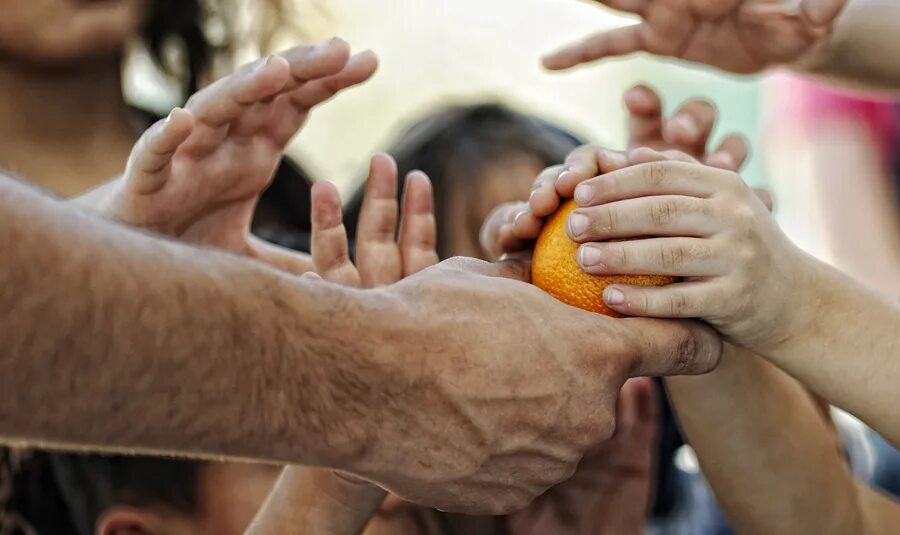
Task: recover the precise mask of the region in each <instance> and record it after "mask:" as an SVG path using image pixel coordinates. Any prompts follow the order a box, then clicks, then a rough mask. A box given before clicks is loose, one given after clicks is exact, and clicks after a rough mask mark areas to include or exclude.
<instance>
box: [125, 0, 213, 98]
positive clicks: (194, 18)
mask: <svg viewBox="0 0 900 535" xmlns="http://www.w3.org/2000/svg"><path fill="white" fill-rule="evenodd" d="M205 19H206V12H205V9H204V7H203V5H202V4H201V3H200V1H199V0H154V1H153V2H152V3H151V4H150V12H149V13H148V15H147V18H146V20H145V22H144V27H143V28H142V30H141V38H142V39H143V41H144V45H145V46H146V47H147V50H148V51H149V52H150V54H151V56H152V57H153V59H154V61H155V62H156V64H157V66H159V67H160V68H162V69H163V70H164V71H165V72H166V73H168V74H170V75H179V76H181V78H182V79H181V89H182V91H183V92H184V94H185V95H190V94H193V93H195V92H196V91H197V88H198V87H199V86H200V78H201V76H203V74H204V73H206V72H207V70H208V69H209V67H210V64H211V62H212V57H213V46H212V44H210V42H209V40H208V39H207V37H206V34H205V32H204V31H203V21H204V20H205ZM173 44H174V45H177V46H178V47H179V48H180V49H181V54H179V55H178V56H177V57H179V59H180V63H181V64H174V65H173V64H172V61H171V58H167V57H166V56H165V52H166V50H165V49H166V47H167V46H169V45H173Z"/></svg>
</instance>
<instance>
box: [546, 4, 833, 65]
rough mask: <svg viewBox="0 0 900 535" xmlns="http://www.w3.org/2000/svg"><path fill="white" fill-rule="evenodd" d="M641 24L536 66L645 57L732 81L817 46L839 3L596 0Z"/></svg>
mask: <svg viewBox="0 0 900 535" xmlns="http://www.w3.org/2000/svg"><path fill="white" fill-rule="evenodd" d="M597 1H598V2H599V3H601V4H604V5H607V6H609V7H611V8H613V9H618V10H621V11H626V12H628V13H633V14H636V15H638V16H639V17H641V19H642V21H641V22H640V23H639V24H635V25H632V26H626V27H624V28H617V29H615V30H611V31H608V32H603V33H600V34H597V35H594V36H591V37H588V38H586V39H584V40H582V41H580V42H578V43H575V44H573V45H571V46H568V47H566V48H563V49H561V50H559V51H557V52H555V53H553V54H550V55H549V56H547V57H546V58H544V65H545V66H546V67H547V68H549V69H553V70H560V69H567V68H569V67H573V66H575V65H579V64H582V63H587V62H590V61H594V60H598V59H602V58H607V57H614V56H622V55H625V54H630V53H633V52H649V53H651V54H657V55H660V56H668V57H674V58H680V59H684V60H687V61H693V62H696V63H702V64H705V65H710V66H713V67H717V68H719V69H722V70H725V71H729V72H735V73H742V74H746V73H754V72H759V71H761V70H763V69H765V68H767V67H771V66H773V65H779V64H785V63H790V62H794V61H797V60H799V59H800V58H801V57H803V56H804V55H805V54H807V53H809V52H811V51H812V50H813V49H814V48H815V47H816V45H818V44H819V43H821V42H823V41H824V38H825V37H826V36H827V35H828V34H829V32H830V31H831V27H832V24H833V23H834V20H835V19H836V18H837V16H838V14H839V13H840V11H841V9H843V7H844V5H845V4H846V3H847V0H597Z"/></svg>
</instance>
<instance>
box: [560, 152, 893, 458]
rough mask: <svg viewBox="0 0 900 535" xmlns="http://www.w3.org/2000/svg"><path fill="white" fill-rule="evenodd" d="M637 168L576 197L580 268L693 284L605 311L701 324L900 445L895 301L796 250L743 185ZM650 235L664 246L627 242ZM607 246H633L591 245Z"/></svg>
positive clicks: (636, 163) (694, 167)
mask: <svg viewBox="0 0 900 535" xmlns="http://www.w3.org/2000/svg"><path fill="white" fill-rule="evenodd" d="M669 158H678V159H680V160H681V161H672V160H669ZM641 162H649V163H641ZM629 163H630V164H632V166H631V167H627V168H624V169H621V170H619V171H613V172H611V173H607V174H606V175H604V176H603V177H601V178H597V179H588V180H585V181H584V182H582V183H580V184H579V185H578V189H576V190H575V199H576V201H577V202H578V203H579V205H581V206H583V207H584V208H583V209H579V210H576V211H575V212H573V216H575V221H573V218H572V217H570V219H569V232H570V235H571V236H572V237H573V239H576V240H577V241H581V242H589V243H587V244H586V245H583V246H582V248H581V249H580V250H579V253H580V254H579V259H580V262H581V264H582V266H583V267H584V269H585V270H586V271H588V272H591V273H610V272H616V273H621V272H627V273H632V272H642V273H661V274H672V275H676V276H682V277H687V279H686V280H685V282H682V283H678V284H674V285H670V286H667V287H665V288H662V289H659V290H651V289H638V288H631V287H618V286H613V287H610V288H608V289H607V290H606V292H605V293H604V299H605V301H606V302H607V304H608V305H610V306H611V307H613V308H614V309H615V310H618V311H620V312H622V313H625V314H628V315H648V316H654V317H702V318H704V319H705V320H706V321H707V322H709V323H710V324H711V325H713V326H714V327H715V328H716V329H717V330H719V332H721V333H722V334H723V335H724V336H725V337H726V338H727V339H728V340H729V341H731V342H733V343H735V344H736V345H739V346H741V347H744V348H746V349H748V350H750V351H753V352H755V353H759V354H762V355H765V356H766V358H767V359H769V360H770V361H771V362H773V363H775V364H776V365H778V366H779V367H780V368H782V369H784V370H786V371H787V372H789V373H790V374H791V375H793V376H795V377H797V378H798V379H799V380H800V381H801V382H803V383H804V384H806V385H808V386H809V387H810V388H811V389H812V390H813V391H815V392H816V393H818V394H819V395H821V396H822V397H823V398H825V399H826V400H828V401H829V402H831V403H832V404H833V405H836V406H838V407H841V408H843V409H845V410H847V411H849V412H851V413H853V414H855V415H857V416H858V417H860V418H861V419H863V420H865V421H866V422H867V423H868V424H869V425H870V426H872V427H873V428H874V429H876V430H878V431H879V432H882V433H883V434H885V435H886V436H887V437H888V438H889V439H890V440H892V441H894V442H895V443H896V442H897V441H898V439H900V422H898V421H897V419H896V417H895V415H894V414H893V412H894V411H893V409H892V408H891V407H893V406H895V405H894V403H896V402H898V401H900V399H897V396H896V392H895V390H896V389H894V388H893V386H892V384H893V379H895V377H893V374H892V372H891V370H892V369H893V367H892V365H891V358H892V356H893V355H895V354H896V351H897V349H898V346H897V342H896V339H895V338H896V337H894V336H893V335H892V334H891V332H892V331H893V330H894V329H895V328H896V326H897V324H898V322H900V310H898V307H897V305H896V303H895V302H894V301H893V299H890V298H888V299H885V298H883V297H881V296H879V295H877V294H874V293H872V292H871V291H870V290H869V289H868V288H865V287H864V286H863V285H861V284H859V283H857V282H855V281H853V280H851V279H850V278H848V277H846V276H845V275H843V274H842V273H840V272H839V271H837V270H835V269H833V268H831V267H829V266H827V265H825V264H823V263H821V262H819V261H818V260H815V259H814V258H812V257H811V256H809V255H807V254H806V253H804V252H802V251H801V250H800V249H799V248H797V247H796V246H795V245H793V244H792V243H791V242H790V241H789V240H788V239H787V238H786V237H785V236H784V234H783V233H782V232H781V231H780V229H778V227H777V226H776V224H775V222H774V220H773V219H772V218H771V216H770V215H769V214H768V211H767V210H766V207H765V206H764V205H763V204H762V203H761V202H760V201H759V199H757V198H756V196H755V195H753V193H752V191H750V190H749V188H747V187H746V186H745V185H744V183H743V181H741V180H740V177H739V176H737V175H736V174H735V173H733V172H730V171H724V170H718V169H713V168H710V167H704V166H700V165H698V164H696V163H692V162H691V159H690V158H688V157H686V156H679V155H677V154H675V155H669V156H664V155H662V154H660V153H654V152H652V151H640V152H638V153H632V154H631V156H630V158H629ZM625 211H627V215H626V214H625ZM579 216H581V218H582V219H583V220H586V225H585V226H584V227H581V226H580V225H581V224H582V221H579V220H578V219H579ZM611 222H612V223H611ZM573 227H574V228H573ZM647 235H650V236H664V238H655V239H651V240H643V241H628V240H627V238H635V237H637V236H647ZM610 237H618V238H626V241H622V242H616V243H605V244H598V243H590V242H592V241H593V240H596V239H608V238H610ZM623 259H625V260H623ZM788 299H790V301H789V302H788ZM822 310H828V311H829V313H828V314H822V313H821V311H822ZM846 355H857V356H855V357H854V359H853V360H852V362H850V360H849V359H848V358H847V357H846Z"/></svg>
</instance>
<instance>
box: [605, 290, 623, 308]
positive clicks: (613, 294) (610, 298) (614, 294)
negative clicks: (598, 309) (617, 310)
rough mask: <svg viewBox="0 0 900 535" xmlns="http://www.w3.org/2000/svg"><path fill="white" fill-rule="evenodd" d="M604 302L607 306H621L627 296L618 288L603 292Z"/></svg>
mask: <svg viewBox="0 0 900 535" xmlns="http://www.w3.org/2000/svg"><path fill="white" fill-rule="evenodd" d="M603 300H604V301H605V302H606V304H607V305H621V304H623V303H624V302H625V294H624V293H622V290H618V289H616V288H607V289H605V290H603Z"/></svg>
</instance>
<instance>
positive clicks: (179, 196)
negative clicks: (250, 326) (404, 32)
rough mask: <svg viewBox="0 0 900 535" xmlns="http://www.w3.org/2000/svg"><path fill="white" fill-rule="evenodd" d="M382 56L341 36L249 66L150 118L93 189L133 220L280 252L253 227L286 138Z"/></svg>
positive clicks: (109, 208)
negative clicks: (120, 166) (355, 49)
mask: <svg viewBox="0 0 900 535" xmlns="http://www.w3.org/2000/svg"><path fill="white" fill-rule="evenodd" d="M376 65H377V60H376V58H375V56H374V54H372V53H371V52H363V53H360V54H356V55H354V56H351V55H350V51H349V47H348V45H347V43H345V42H344V41H342V40H340V39H332V40H331V41H328V42H326V43H324V44H321V45H317V46H298V47H294V48H291V49H289V50H286V51H283V52H280V53H278V54H275V55H272V56H270V57H269V58H264V59H262V60H260V61H258V62H255V63H252V64H250V65H246V66H244V67H242V68H240V69H238V70H237V71H236V72H235V73H233V74H231V75H229V76H227V77H225V78H222V79H221V80H219V81H217V82H215V83H213V84H212V85H210V86H209V87H207V88H205V89H203V90H201V91H200V92H199V93H197V94H196V95H194V96H193V97H191V99H190V100H189V101H188V103H187V105H186V106H185V109H184V110H181V109H176V110H175V111H173V113H172V114H171V115H170V116H169V118H168V119H167V120H166V121H162V122H160V123H157V124H156V125H154V126H153V127H152V128H151V129H150V130H149V131H148V132H147V133H145V135H144V136H142V138H141V140H140V141H139V142H138V145H137V146H136V147H135V150H134V151H133V152H132V156H131V159H130V160H129V163H128V167H127V169H126V172H125V175H124V176H123V177H122V179H120V180H116V181H114V182H112V183H111V184H109V185H108V186H107V187H104V188H102V191H99V192H95V193H91V194H88V195H89V196H93V197H94V198H97V197H98V196H99V197H100V198H102V199H103V200H102V201H101V204H103V211H104V212H106V213H107V215H109V216H111V217H114V218H116V219H118V220H120V221H122V222H124V223H127V224H129V225H132V226H136V227H140V228H146V229H148V230H152V231H155V232H159V233H162V234H166V235H169V236H173V237H176V238H179V239H181V240H184V241H189V242H193V243H200V244H204V245H209V246H213V247H218V248H222V249H227V250H231V251H235V252H239V253H243V254H250V255H251V256H263V255H264V254H266V253H268V252H272V251H275V248H274V247H273V246H269V245H268V244H264V243H263V242H261V241H260V240H255V239H254V238H253V237H252V236H250V234H249V230H250V223H251V220H252V217H253V212H254V209H255V207H256V203H257V200H258V198H259V196H260V194H262V192H263V191H264V190H265V188H266V187H267V186H268V185H269V183H270V182H271V180H272V177H273V174H274V172H275V170H276V168H277V166H278V164H279V163H280V161H281V158H282V156H283V151H284V148H285V146H286V145H287V143H288V141H290V139H291V137H292V136H293V135H294V134H296V133H297V131H298V130H299V129H300V127H301V126H302V125H303V123H304V121H305V120H306V117H307V115H308V114H309V111H310V110H311V109H312V108H313V107H314V106H315V105H317V104H320V103H322V102H324V101H326V100H328V99H329V98H330V97H332V96H333V95H334V94H335V93H336V92H338V91H340V90H341V89H344V88H346V87H349V86H352V85H356V84H359V83H361V82H363V81H365V80H367V79H368V78H369V77H370V76H371V75H372V73H373V72H374V71H375V68H376ZM276 254H277V251H276ZM288 260H289V259H288ZM283 267H289V266H283Z"/></svg>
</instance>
